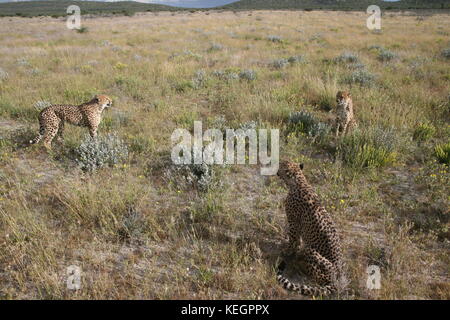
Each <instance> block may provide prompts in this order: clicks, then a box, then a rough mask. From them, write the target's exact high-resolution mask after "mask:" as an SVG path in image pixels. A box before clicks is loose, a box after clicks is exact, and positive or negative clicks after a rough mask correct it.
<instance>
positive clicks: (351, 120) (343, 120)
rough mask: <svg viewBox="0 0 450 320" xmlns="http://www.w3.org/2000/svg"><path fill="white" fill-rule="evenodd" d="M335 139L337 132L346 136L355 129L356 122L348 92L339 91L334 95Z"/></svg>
mask: <svg viewBox="0 0 450 320" xmlns="http://www.w3.org/2000/svg"><path fill="white" fill-rule="evenodd" d="M336 102H337V108H336V137H337V136H339V132H342V135H346V134H347V133H348V132H349V131H350V130H352V129H353V128H355V127H356V125H357V124H356V120H355V116H354V114H353V101H352V96H351V94H350V93H349V92H348V91H339V92H338V93H337V95H336Z"/></svg>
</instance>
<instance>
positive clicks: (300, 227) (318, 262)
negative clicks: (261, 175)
mask: <svg viewBox="0 0 450 320" xmlns="http://www.w3.org/2000/svg"><path fill="white" fill-rule="evenodd" d="M302 170H303V165H297V164H295V163H292V162H288V161H285V162H282V163H280V169H279V170H278V176H279V177H280V178H281V179H282V180H283V181H284V182H285V183H286V185H287V187H288V188H289V193H288V196H287V198H286V200H285V210H286V215H287V221H288V236H289V246H288V248H289V249H288V252H289V253H290V254H292V253H294V252H295V251H296V249H297V246H298V244H299V242H300V238H301V240H302V242H303V246H302V247H301V250H300V256H301V257H302V260H304V266H303V267H304V269H305V271H306V273H307V274H308V276H311V277H312V278H313V279H314V280H315V281H316V282H317V284H318V285H297V284H293V283H291V282H290V281H289V280H288V279H286V278H285V277H283V275H282V273H283V270H284V269H285V267H286V263H285V262H284V261H282V262H281V263H280V264H279V266H278V271H277V279H278V281H279V282H280V283H281V284H282V285H283V287H284V288H285V289H287V290H291V291H296V292H299V293H300V294H302V295H306V296H319V295H329V294H331V293H333V292H334V291H336V290H337V288H336V284H337V281H339V280H340V279H341V275H342V253H341V246H340V240H339V237H338V234H337V231H336V228H335V225H334V223H333V220H332V219H331V217H330V215H329V214H328V213H327V211H326V210H325V208H324V207H322V206H321V205H320V203H319V198H318V196H317V194H316V193H315V192H314V191H313V189H312V187H311V186H310V185H309V184H308V182H307V181H306V178H305V176H304V175H303V172H302Z"/></svg>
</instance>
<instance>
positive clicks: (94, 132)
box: [89, 127, 97, 139]
mask: <svg viewBox="0 0 450 320" xmlns="http://www.w3.org/2000/svg"><path fill="white" fill-rule="evenodd" d="M89 134H90V135H91V138H92V139H95V138H97V128H93V127H89Z"/></svg>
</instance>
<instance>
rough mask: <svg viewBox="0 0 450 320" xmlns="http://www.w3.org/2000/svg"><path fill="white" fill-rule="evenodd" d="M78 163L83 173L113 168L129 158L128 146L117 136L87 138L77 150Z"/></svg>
mask: <svg viewBox="0 0 450 320" xmlns="http://www.w3.org/2000/svg"><path fill="white" fill-rule="evenodd" d="M75 152H76V155H77V158H76V162H77V164H78V165H79V166H80V168H81V169H82V170H83V171H89V172H92V171H95V170H97V169H100V168H102V167H107V166H109V167H112V166H114V165H116V164H119V163H121V162H123V161H124V160H126V159H127V158H128V148H127V146H126V144H125V143H124V142H123V141H122V140H121V139H120V138H119V137H118V136H117V135H116V134H108V135H105V136H98V137H97V138H96V139H92V138H91V137H87V138H86V139H85V140H84V141H83V143H81V145H80V146H79V147H78V148H77V149H76V150H75Z"/></svg>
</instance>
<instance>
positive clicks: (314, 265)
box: [301, 248, 336, 286]
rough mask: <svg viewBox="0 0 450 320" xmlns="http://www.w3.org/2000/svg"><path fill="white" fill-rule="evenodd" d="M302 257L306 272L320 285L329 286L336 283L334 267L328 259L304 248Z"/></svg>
mask: <svg viewBox="0 0 450 320" xmlns="http://www.w3.org/2000/svg"><path fill="white" fill-rule="evenodd" d="M301 256H302V257H304V261H305V269H306V272H307V273H308V274H309V275H310V276H311V277H313V278H314V280H315V281H316V282H317V283H318V284H319V285H323V286H327V285H332V284H333V283H334V281H335V280H336V279H335V272H334V267H333V264H332V263H331V262H330V261H329V260H328V259H327V258H325V257H324V256H322V255H321V254H320V253H319V252H317V251H316V250H314V249H311V248H304V249H303V250H302V251H301Z"/></svg>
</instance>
